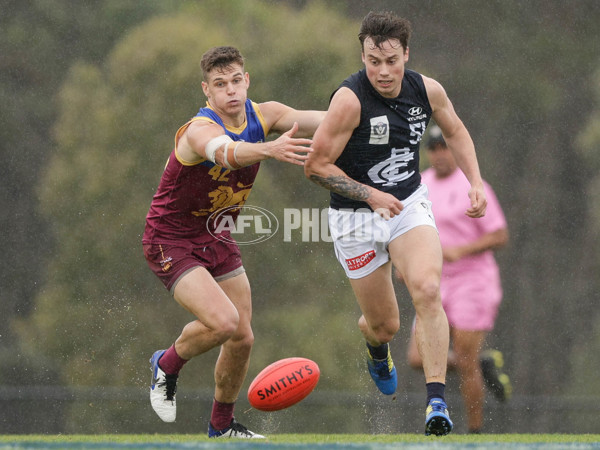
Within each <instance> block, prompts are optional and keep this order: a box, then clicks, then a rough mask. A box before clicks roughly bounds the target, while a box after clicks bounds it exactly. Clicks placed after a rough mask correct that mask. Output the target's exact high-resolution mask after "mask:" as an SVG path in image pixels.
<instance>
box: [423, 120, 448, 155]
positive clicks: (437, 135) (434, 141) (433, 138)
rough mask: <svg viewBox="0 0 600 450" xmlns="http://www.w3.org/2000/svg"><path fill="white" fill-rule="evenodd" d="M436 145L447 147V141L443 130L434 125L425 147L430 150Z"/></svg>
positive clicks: (430, 129)
mask: <svg viewBox="0 0 600 450" xmlns="http://www.w3.org/2000/svg"><path fill="white" fill-rule="evenodd" d="M436 145H443V146H444V147H447V145H446V141H445V140H444V137H443V136H442V130H440V127H438V126H437V125H433V126H431V127H430V128H429V136H428V137H427V140H426V141H425V146H426V147H427V148H429V149H431V148H434V147H435V146H436Z"/></svg>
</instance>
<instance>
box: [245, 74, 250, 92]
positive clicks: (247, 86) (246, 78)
mask: <svg viewBox="0 0 600 450" xmlns="http://www.w3.org/2000/svg"><path fill="white" fill-rule="evenodd" d="M244 81H245V82H246V89H247V88H249V87H250V74H249V73H248V72H246V73H245V74H244Z"/></svg>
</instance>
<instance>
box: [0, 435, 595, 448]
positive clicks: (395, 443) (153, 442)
mask: <svg viewBox="0 0 600 450" xmlns="http://www.w3.org/2000/svg"><path fill="white" fill-rule="evenodd" d="M223 447H231V448H236V449H244V450H254V449H269V450H288V449H289V450H308V449H318V450H330V449H331V450H339V449H352V450H371V449H373V450H392V449H397V448H400V447H401V448H408V449H409V450H421V449H423V450H425V449H471V450H498V449H509V450H532V449H536V450H537V449H540V450H541V449H553V450H559V449H560V450H562V449H572V450H584V449H600V435H599V434H482V435H450V436H444V437H428V436H422V435H417V434H385V435H367V434H331V435H326V434H274V435H270V436H269V437H268V438H267V439H265V440H260V441H259V440H241V439H226V440H212V439H210V440H209V439H208V438H207V437H206V435H204V434H202V435H197V434H189V435H186V434H176V435H171V434H156V435H148V434H144V435H52V436H51V435H0V450H9V449H10V450H28V449H31V450H34V449H52V450H58V449H69V450H73V449H92V450H104V449H106V450H112V449H139V450H143V449H159V448H164V449H210V450H213V449H218V448H223Z"/></svg>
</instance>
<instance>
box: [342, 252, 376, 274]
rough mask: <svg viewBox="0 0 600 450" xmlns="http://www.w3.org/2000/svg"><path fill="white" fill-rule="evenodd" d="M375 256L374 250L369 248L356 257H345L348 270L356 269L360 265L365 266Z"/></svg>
mask: <svg viewBox="0 0 600 450" xmlns="http://www.w3.org/2000/svg"><path fill="white" fill-rule="evenodd" d="M374 258H375V250H369V251H368V252H367V253H363V254H362V255H360V256H357V257H356V258H349V259H346V264H347V265H348V270H358V269H360V268H361V267H365V266H366V265H367V264H369V263H370V262H371V261H372V260H373V259H374Z"/></svg>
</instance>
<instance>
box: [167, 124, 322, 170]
mask: <svg viewBox="0 0 600 450" xmlns="http://www.w3.org/2000/svg"><path fill="white" fill-rule="evenodd" d="M297 130H298V125H297V124H294V125H293V126H292V127H291V129H290V130H287V131H286V132H285V133H283V134H282V135H281V136H279V137H278V138H277V139H275V140H274V141H270V142H258V143H251V142H244V141H233V140H232V139H231V138H230V137H229V136H227V135H226V134H225V133H223V128H221V126H219V125H216V124H211V123H207V122H201V121H196V122H193V123H191V124H190V125H189V127H188V129H187V130H186V132H185V134H184V135H183V136H182V137H181V139H180V140H179V143H178V145H177V151H178V154H179V156H180V157H181V158H182V159H184V160H185V161H187V162H189V163H194V162H197V161H199V160H200V159H203V158H205V159H208V160H209V161H212V162H214V163H216V164H218V165H220V166H221V167H225V168H227V169H230V170H236V169H240V168H242V167H246V166H249V165H252V164H254V163H257V162H259V161H263V160H265V159H269V158H274V159H277V160H279V161H282V162H288V163H291V164H297V165H302V164H304V160H306V154H307V153H309V152H310V151H311V149H310V144H311V143H312V141H311V140H310V139H306V138H295V137H294V134H295V133H296V131H297Z"/></svg>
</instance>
